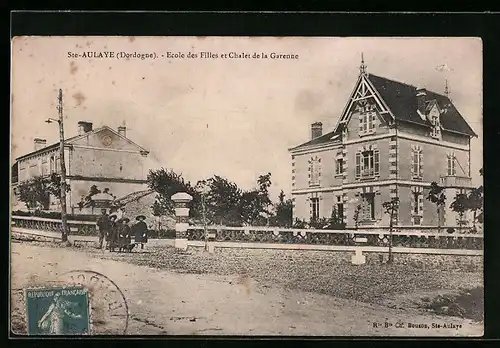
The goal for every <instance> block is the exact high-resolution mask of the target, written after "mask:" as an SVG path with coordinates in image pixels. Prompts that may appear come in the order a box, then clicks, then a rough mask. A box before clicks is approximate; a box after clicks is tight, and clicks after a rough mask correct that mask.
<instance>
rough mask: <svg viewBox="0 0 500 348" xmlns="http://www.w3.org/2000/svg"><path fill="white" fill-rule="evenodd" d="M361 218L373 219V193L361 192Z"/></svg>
mask: <svg viewBox="0 0 500 348" xmlns="http://www.w3.org/2000/svg"><path fill="white" fill-rule="evenodd" d="M360 215H361V216H360V217H361V220H375V194H374V193H363V194H362V195H361V212H360Z"/></svg>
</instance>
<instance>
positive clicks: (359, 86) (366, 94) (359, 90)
mask: <svg viewBox="0 0 500 348" xmlns="http://www.w3.org/2000/svg"><path fill="white" fill-rule="evenodd" d="M369 98H373V99H374V100H375V103H376V104H377V106H378V108H379V110H378V113H377V114H385V113H388V114H389V115H391V117H392V119H393V120H394V119H395V117H394V115H393V113H392V112H391V110H390V109H389V107H388V106H387V104H386V103H385V102H384V100H383V99H382V97H381V96H380V94H379V93H378V91H377V90H376V88H375V87H374V86H373V84H372V83H371V82H370V80H369V79H368V77H367V76H366V75H364V74H362V75H360V76H359V78H358V81H357V82H356V85H355V87H354V89H353V91H352V93H351V95H350V97H349V100H348V102H347V104H346V105H345V107H344V110H343V111H342V114H341V115H340V118H339V121H338V122H337V125H336V126H335V131H337V129H338V127H339V125H340V124H344V123H345V124H347V123H348V122H349V120H350V118H351V115H352V109H353V107H354V105H355V104H356V102H357V101H361V100H366V99H369Z"/></svg>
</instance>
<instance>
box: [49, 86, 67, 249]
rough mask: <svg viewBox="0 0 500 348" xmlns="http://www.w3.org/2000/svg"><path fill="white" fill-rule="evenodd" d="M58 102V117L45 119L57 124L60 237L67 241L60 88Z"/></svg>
mask: <svg viewBox="0 0 500 348" xmlns="http://www.w3.org/2000/svg"><path fill="white" fill-rule="evenodd" d="M57 100H58V102H59V104H58V106H57V110H58V111H59V119H57V120H55V119H53V118H49V119H47V121H45V122H47V123H52V121H56V122H57V123H58V124H59V161H60V163H61V168H60V170H61V191H60V195H59V201H60V203H61V222H62V226H61V227H62V228H61V233H62V235H61V239H62V241H63V242H67V241H68V217H67V213H66V164H65V162H64V121H63V118H64V117H63V101H62V89H59V95H58V96H57Z"/></svg>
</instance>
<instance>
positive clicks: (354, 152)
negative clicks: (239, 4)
mask: <svg viewBox="0 0 500 348" xmlns="http://www.w3.org/2000/svg"><path fill="white" fill-rule="evenodd" d="M482 50H483V47H482V41H481V39H480V38H474V37H215V36H205V37H201V36H197V37H194V36H193V37H191V36H178V37H175V36H170V37H167V36H165V37H160V36H158V37H155V36H137V37H133V36H130V37H128V36H17V37H14V38H13V39H12V41H11V61H12V64H11V115H10V117H11V129H10V133H11V140H10V144H11V149H10V152H11V157H10V161H11V163H10V168H11V175H10V180H11V182H10V186H11V195H10V209H11V220H10V224H11V227H10V228H11V230H10V275H9V286H10V301H9V305H10V309H9V311H10V334H11V336H30V337H31V336H33V337H34V336H43V337H47V336H57V335H65V336H82V335H83V336H106V335H115V336H116V335H118V336H124V337H130V336H151V335H161V336H165V337H169V336H186V335H188V336H205V337H207V336H249V337H252V336H256V337H259V336H261V337H262V336H287V337H288V336H297V337H298V336H313V337H315V336H316V337H321V336H328V337H331V336H342V337H349V336H351V337H358V336H364V337H374V336H377V337H450V336H453V337H481V336H483V334H484V275H483V247H484V243H483V236H484V234H483V233H484V232H483V224H484V218H483V211H484V208H483V195H484V188H483V80H482V76H483V51H482Z"/></svg>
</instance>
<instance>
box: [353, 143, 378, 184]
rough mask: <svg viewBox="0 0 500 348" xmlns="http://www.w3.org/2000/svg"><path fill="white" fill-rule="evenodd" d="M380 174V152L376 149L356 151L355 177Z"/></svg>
mask: <svg viewBox="0 0 500 348" xmlns="http://www.w3.org/2000/svg"><path fill="white" fill-rule="evenodd" d="M379 174H380V152H379V150H378V149H374V150H367V151H361V152H357V153H356V178H362V177H373V176H377V175H379Z"/></svg>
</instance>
